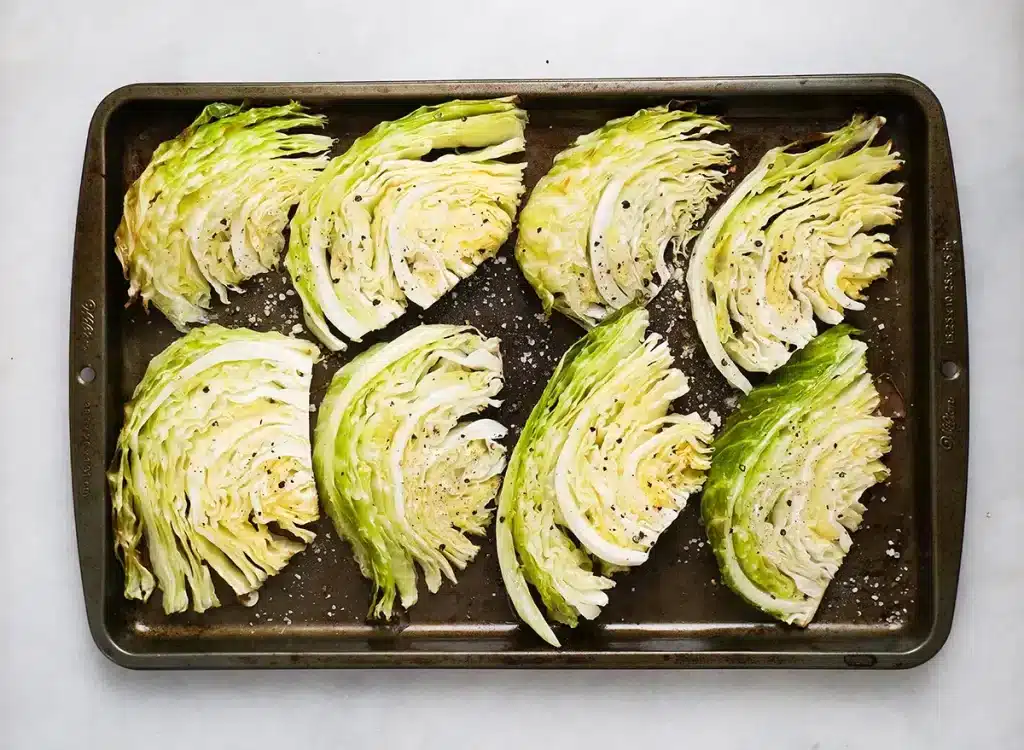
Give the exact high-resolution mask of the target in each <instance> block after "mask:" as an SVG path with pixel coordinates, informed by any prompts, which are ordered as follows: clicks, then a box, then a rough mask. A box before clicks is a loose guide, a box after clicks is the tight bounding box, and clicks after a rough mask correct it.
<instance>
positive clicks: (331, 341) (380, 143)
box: [285, 97, 526, 351]
mask: <svg viewBox="0 0 1024 750" xmlns="http://www.w3.org/2000/svg"><path fill="white" fill-rule="evenodd" d="M525 126H526V113H525V112H524V111H523V110H521V109H519V108H518V107H516V100H515V97H506V98H504V99H486V100H479V101H458V100H457V101H450V102H446V103H444V104H439V105H436V106H428V107H420V108H419V109H417V110H416V111H415V112H412V113H411V114H409V115H406V116H405V117H402V118H401V119H399V120H395V121H393V122H382V123H380V124H379V125H377V126H376V127H375V128H373V130H371V131H370V132H369V133H367V134H366V135H363V136H361V137H359V138H357V139H356V141H355V143H353V144H352V146H351V148H349V149H348V151H346V152H345V153H344V154H342V155H341V156H338V157H336V158H334V159H332V160H331V163H330V164H329V165H328V167H327V169H325V170H324V171H323V173H322V174H321V175H320V176H319V177H318V178H317V180H316V182H315V183H314V184H313V185H312V187H311V188H310V189H309V190H308V191H307V192H306V194H305V195H304V196H303V198H302V200H301V201H300V203H299V207H298V209H297V210H296V213H295V216H294V217H293V219H292V223H291V238H290V241H289V245H288V253H287V255H286V257H285V266H286V267H287V269H288V272H289V274H290V275H291V279H292V283H293V284H294V285H295V289H296V290H297V291H298V293H299V297H300V298H301V299H302V306H303V311H304V313H305V318H306V324H307V325H308V326H309V328H310V330H311V331H313V333H315V334H316V336H317V337H318V338H319V339H320V340H321V341H322V342H323V344H324V345H325V346H326V347H328V348H329V349H331V350H334V351H337V350H341V349H344V348H345V346H346V345H345V341H344V338H348V339H350V340H352V341H359V340H361V338H362V337H363V336H364V335H366V334H367V333H369V332H370V331H374V330H377V329H380V328H383V327H385V326H386V325H387V324H388V323H390V322H391V321H393V320H395V319H396V318H398V317H399V316H401V315H402V314H404V313H405V311H406V308H407V307H408V305H409V301H410V300H411V301H412V302H413V303H415V304H416V305H418V306H419V307H422V308H427V307H430V306H431V305H432V304H433V303H434V302H436V301H437V300H438V299H440V298H441V297H442V296H443V295H444V294H445V293H446V292H448V291H449V290H451V289H452V288H453V287H454V286H455V285H456V284H457V283H458V282H459V280H461V279H464V278H466V277H468V276H470V275H471V274H472V273H473V272H474V271H476V269H477V267H478V266H479V265H480V264H481V263H483V262H484V261H485V260H487V259H488V258H491V257H493V256H494V255H495V254H496V253H497V252H498V249H499V248H500V247H501V246H502V244H504V242H505V240H506V239H507V238H508V235H509V232H510V231H511V230H512V222H513V221H514V219H515V214H516V209H517V208H518V206H519V199H520V196H521V195H522V193H523V170H524V169H525V167H526V165H525V164H508V163H505V162H503V161H501V158H502V157H505V156H508V155H511V154H515V153H518V152H521V151H523V149H524V148H525V144H526V142H525V140H524V137H523V133H524V129H525ZM446 150H451V151H452V153H444V154H442V155H440V156H438V157H437V158H436V159H434V160H432V161H425V160H424V157H425V156H427V155H428V154H430V152H432V151H446ZM335 330H336V331H338V332H340V333H341V336H339V335H337V334H336V333H335ZM343 337H344V338H343Z"/></svg>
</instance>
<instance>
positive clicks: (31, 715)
mask: <svg viewBox="0 0 1024 750" xmlns="http://www.w3.org/2000/svg"><path fill="white" fill-rule="evenodd" d="M250 6H251V7H250ZM829 6H830V4H829V3H825V2H806V3H794V2H790V3H785V2H764V3H760V2H755V1H754V0H751V1H750V2H746V3H726V2H714V1H711V0H709V1H708V2H705V3H703V4H701V5H697V4H694V5H692V6H689V7H688V4H687V3H685V2H681V1H678V0H663V2H661V3H649V4H648V3H643V2H636V1H634V0H629V1H624V0H619V2H599V1H598V0H577V1H576V2H566V3H559V2H555V1H554V0H544V1H542V2H534V1H533V0H508V1H507V2H493V3H492V2H485V0H467V1H466V2H465V3H464V4H462V7H461V9H460V8H458V7H457V4H456V3H435V2H428V1H427V0H409V1H408V2H397V1H395V0H390V1H389V0H376V1H375V2H358V3H355V2H345V0H322V1H320V2H300V1H299V0H287V1H286V2H273V3H269V2H243V1H241V0H240V1H239V2H233V3H223V4H222V3H217V2H213V1H212V0H204V1H202V2H194V1H192V0H175V2H168V3H159V4H158V3H146V2H140V1H139V0H136V1H135V2H131V3H117V2H110V1H106V2H100V1H99V0H94V1H93V2H79V1H76V0H67V1H66V2H61V3H56V2H54V3H47V2H42V1H40V0H0V87H2V91H0V321H2V322H0V405H2V410H0V440H2V445H0V471H2V474H0V493H2V494H0V498H2V500H0V504H2V515H0V524H2V525H0V529H2V531H0V534H2V539H3V541H2V543H0V555H2V558H0V563H2V565H0V646H2V649H3V650H2V662H0V711H2V714H0V747H4V748H18V749H21V748H32V749H33V750H35V749H37V748H65V747H76V748H110V747H124V746H129V745H131V746H143V747H146V748H147V750H158V748H165V747H167V748H170V747H179V746H187V747H196V748H203V747H216V748H235V747H271V746H283V745H284V744H285V743H288V745H289V746H292V747H303V748H319V747H335V748H371V747H389V748H414V747H416V748H418V747H424V748H426V747H442V746H443V747H447V748H456V747H490V748H506V747H508V748H512V747H516V748H522V747H536V748H541V747H562V748H573V747H584V746H586V747H591V748H593V747H611V746H616V745H617V746H619V747H623V746H625V747H672V746H674V747H699V746H701V745H702V744H704V743H708V742H713V743H715V747H716V750H727V749H728V748H771V747H786V748H808V749H810V748H820V749H821V750H825V749H828V748H882V747H893V748H919V747H920V748H924V747H928V748H951V749H952V748H956V749H959V748H996V747H998V748H1001V749H1006V750H1008V749H1009V748H1019V747H1024V739H1022V737H1024V700H1022V699H1021V693H1020V685H1021V679H1024V678H1022V675H1024V652H1022V648H1021V645H1020V644H1021V641H1022V640H1024V628H1022V625H1021V623H1022V621H1024V620H1022V618H1024V605H1022V601H1024V597H1022V594H1024V563H1022V560H1024V555H1022V553H1021V539H1022V538H1024V493H1022V490H1021V486H1022V483H1021V480H1020V477H1021V464H1022V462H1024V456H1022V449H1024V444H1022V440H1021V433H1022V431H1021V422H1022V417H1024V414H1022V413H1021V412H1022V410H1021V402H1022V399H1021V395H1020V394H1021V390H1020V389H1021V385H1022V382H1024V381H1022V365H1024V362H1022V356H1021V352H1022V343H1024V334H1022V327H1021V326H1022V323H1024V321H1022V316H1021V312H1020V310H1021V296H1022V293H1024V291H1022V282H1024V277H1022V268H1021V266H1022V264H1021V258H1022V255H1024V229H1022V227H1024V223H1022V213H1024V139H1022V136H1024V125H1022V122H1024V58H1022V47H1024V3H1022V2H1021V1H1020V0H1004V1H1003V2H998V0H971V1H970V2H957V1H956V0H945V1H943V2H935V1H933V2H916V3H902V2H895V1H894V0H886V1H885V2H873V1H868V0H861V1H860V2H856V3H851V2H843V3H836V4H835V5H834V6H831V7H829ZM549 61H550V62H549ZM838 72H902V73H907V74H910V75H913V76H916V77H919V78H921V79H922V80H923V81H924V82H925V83H927V84H928V85H929V86H931V87H932V88H933V89H934V90H935V92H936V93H937V94H938V96H939V98H940V99H941V101H942V102H943V104H944V106H945V110H946V114H947V116H948V119H949V128H950V131H951V134H952V142H953V150H954V154H955V159H956V171H957V181H958V183H959V189H960V200H961V210H962V216H963V228H964V244H965V247H966V253H967V275H968V291H969V299H970V336H971V353H970V356H971V367H972V371H971V467H970V499H969V512H968V519H967V536H966V546H965V552H964V561H963V572H962V577H961V587H960V597H959V601H958V605H957V615H956V621H955V623H954V627H953V634H952V637H951V638H950V640H949V642H948V644H947V645H946V647H945V649H943V651H942V652H941V653H940V654H939V655H938V656H937V657H936V658H935V659H934V660H932V661H931V662H929V663H928V664H926V665H925V666H923V667H920V668H918V669H915V670H912V671H909V672H901V673H864V672H845V673H840V672H802V673H801V672H781V671H775V672H769V671H762V672H751V671H742V672H741V671H734V672H697V671H692V672H660V673H641V672H632V673H630V672H602V673H569V672H548V673H539V672H527V671H519V672H514V671H508V672H445V673H441V672H384V671H378V672H340V671H339V672H318V673H315V672H290V673H286V672H279V673H246V674H242V673H172V674H157V673H152V674H145V673H132V672H128V671H125V670H122V669H119V668H117V667H114V666H113V665H111V664H109V663H108V662H107V661H106V660H105V659H104V658H103V657H102V656H101V655H100V654H99V652H98V651H97V650H96V649H95V647H94V646H93V644H92V643H91V641H90V639H89V635H88V633H87V630H86V625H85V612H84V609H83V603H82V593H81V586H80V581H79V575H78V567H77V566H78V563H77V557H76V551H75V542H74V536H73V532H74V528H73V521H72V515H71V495H70V476H69V468H68V449H67V442H68V434H67V401H66V392H67V365H66V361H67V360H66V357H67V354H66V352H67V325H68V300H69V288H70V269H71V255H72V236H73V231H74V215H75V209H76V201H77V195H78V183H79V176H80V169H81V161H82V153H83V148H84V143H85V135H86V127H87V125H88V122H89V117H90V115H91V113H92V110H93V108H94V107H95V106H96V104H97V102H98V101H99V100H100V99H101V98H102V97H103V96H104V95H105V94H106V93H107V92H109V91H110V90H111V89H113V88H115V87H117V86H120V85H122V84H125V83H131V82H134V81H163V80H172V81H173V80H177V81H203V80H227V81H232V80H235V81H245V80H249V81H261V80H265V81H271V80H283V81H287V80H360V79H362V80H373V79H408V78H433V79H443V78H500V77H524V78H525V77H573V76H578V77H598V76H672V75H678V76H696V75H751V74H773V73H774V74H778V73H838ZM1014 676H1016V678H1017V680H1016V683H1015V684H1016V688H1014V687H1013V686H1012V685H1013V684H1014V683H1013V682H1011V678H1012V677H1014Z"/></svg>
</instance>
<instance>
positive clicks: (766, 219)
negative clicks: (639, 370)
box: [687, 116, 903, 392]
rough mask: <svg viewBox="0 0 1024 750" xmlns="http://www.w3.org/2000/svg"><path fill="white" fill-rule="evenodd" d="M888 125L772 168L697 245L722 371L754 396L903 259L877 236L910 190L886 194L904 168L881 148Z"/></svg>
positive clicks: (693, 292)
mask: <svg viewBox="0 0 1024 750" xmlns="http://www.w3.org/2000/svg"><path fill="white" fill-rule="evenodd" d="M883 124H885V119H884V118H882V117H874V118H872V119H870V120H865V119H864V118H862V117H859V116H858V117H855V118H853V120H852V121H851V122H850V123H849V124H848V125H846V126H845V127H844V128H842V129H840V130H837V131H835V132H833V133H828V134H826V135H828V141H827V142H825V143H823V144H821V145H820V146H817V147H815V148H812V149H809V150H806V151H801V152H793V150H792V149H793V146H792V145H790V146H783V147H781V148H774V149H772V150H771V151H769V152H768V153H766V154H765V155H764V157H762V159H761V161H760V162H759V163H758V165H757V166H756V167H755V168H754V170H753V171H752V172H751V173H750V174H749V175H747V177H746V178H745V179H744V180H743V181H742V182H741V183H740V184H739V186H738V187H737V188H736V189H735V190H734V191H733V193H732V194H731V195H730V196H729V197H728V199H727V200H726V201H725V203H724V204H722V206H721V208H719V209H718V211H716V212H715V214H714V215H713V216H712V217H711V219H709V220H708V223H707V226H706V227H705V229H704V231H703V232H702V233H701V235H700V237H699V238H698V239H697V242H696V243H695V245H694V249H693V253H692V255H691V257H690V266H689V270H688V271H687V285H688V287H689V292H690V308H691V311H692V315H693V319H694V322H695V323H696V325H697V331H698V333H699V334H700V338H701V341H702V342H703V343H704V347H705V349H706V350H707V352H708V355H709V356H710V357H711V360H712V362H714V363H715V367H716V368H718V371H719V372H721V373H722V375H723V376H725V379H726V380H728V381H729V382H730V383H731V384H732V385H733V386H734V387H736V388H739V389H740V390H742V391H744V392H747V391H749V390H750V388H751V384H750V381H749V380H748V379H747V377H746V376H745V375H744V373H743V371H744V370H746V371H747V372H773V371H774V370H776V369H778V368H779V367H781V366H782V365H783V364H785V362H786V361H787V360H788V359H789V358H790V356H792V353H793V352H794V351H796V350H797V349H800V348H801V347H803V346H806V345H807V342H809V341H810V340H811V339H813V338H814V337H815V336H816V335H817V333H818V327H817V325H816V324H815V321H814V318H815V316H817V317H818V318H819V319H820V320H822V321H824V322H825V323H828V324H830V325H834V324H836V323H839V322H841V321H842V320H843V318H844V315H845V313H846V310H863V309H864V299H865V295H864V289H865V288H866V287H867V286H868V285H869V284H871V282H873V281H875V280H876V279H879V278H882V277H884V276H885V275H886V274H887V272H888V270H889V267H890V266H891V265H892V256H893V254H894V253H895V252H896V250H895V248H893V246H892V245H891V244H889V236H888V235H887V234H884V233H882V232H875V231H874V230H875V229H878V228H879V227H885V226H889V225H892V224H895V223H896V221H897V220H898V219H899V216H900V209H899V206H900V198H898V197H897V193H898V192H899V191H900V189H901V188H902V187H903V185H902V183H883V182H879V180H881V179H882V178H884V177H885V176H886V175H888V174H889V173H891V172H893V171H895V170H897V169H899V167H900V165H901V164H902V163H903V162H902V161H900V159H899V154H898V153H894V152H893V151H892V144H891V143H886V144H884V145H881V146H871V145H870V144H871V142H872V140H873V139H874V138H875V136H876V135H877V134H878V131H879V130H880V129H881V127H882V125H883Z"/></svg>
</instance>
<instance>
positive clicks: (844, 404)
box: [702, 326, 892, 626]
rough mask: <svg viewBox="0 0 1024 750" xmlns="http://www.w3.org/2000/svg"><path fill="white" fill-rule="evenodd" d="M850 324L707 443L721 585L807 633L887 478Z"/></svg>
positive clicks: (707, 518) (884, 442) (765, 388)
mask: <svg viewBox="0 0 1024 750" xmlns="http://www.w3.org/2000/svg"><path fill="white" fill-rule="evenodd" d="M851 330H852V329H850V328H849V327H848V326H837V327H836V328H832V329H830V330H828V331H826V332H825V333H823V334H821V335H820V336H818V337H817V338H816V339H814V340H813V341H812V342H811V343H810V344H808V345H807V346H806V347H805V348H804V349H803V350H802V351H800V352H798V353H797V354H795V355H794V356H793V358H792V359H791V360H790V361H789V363H788V364H786V365H784V366H783V367H782V368H781V369H780V370H779V371H778V372H776V373H775V375H773V376H772V377H771V378H770V379H769V380H768V381H767V382H766V383H764V384H763V385H760V386H758V387H757V388H755V389H754V390H753V391H751V392H750V394H749V395H747V396H746V397H745V398H744V399H743V401H742V402H741V403H740V407H739V409H738V410H737V411H736V412H735V413H733V414H732V415H731V416H730V417H729V419H728V420H727V421H726V424H725V427H724V429H723V430H722V432H721V433H720V434H719V435H718V438H717V439H716V440H715V443H714V449H715V460H714V463H713V465H712V467H711V473H710V474H709V476H708V481H707V485H706V486H705V488H704V498H703V502H702V513H703V516H704V525H705V528H706V529H707V534H708V539H709V540H710V542H711V547H712V549H713V550H714V551H715V556H716V557H717V558H718V564H719V567H720V568H721V571H722V578H723V580H724V581H725V582H726V583H727V584H728V585H729V588H731V589H732V590H733V591H735V592H736V593H737V594H739V595H740V596H741V597H743V598H744V599H746V600H747V601H748V602H749V603H750V604H752V605H754V606H755V607H757V608H758V609H761V610H763V611H764V612H767V613H768V614H770V615H772V616H774V617H777V618H778V619H780V620H782V621H784V622H787V623H792V624H796V625H802V626H806V625H807V624H808V623H809V622H810V621H811V619H812V618H813V617H814V614H815V612H816V611H817V609H818V605H819V604H820V603H821V599H822V596H824V594H825V589H826V587H827V586H828V584H829V582H830V581H831V580H832V579H833V578H834V577H835V575H836V572H837V571H838V570H839V566H840V565H841V564H842V562H843V558H844V557H845V556H846V553H847V552H849V550H850V546H851V544H852V539H851V537H850V534H851V533H852V532H853V531H856V529H857V527H858V526H859V525H860V523H861V520H862V517H863V514H864V506H863V505H862V504H861V502H860V501H861V496H862V495H863V494H864V491H865V490H867V489H868V488H869V487H871V486H872V485H874V484H877V483H878V482H882V481H884V480H885V479H886V477H887V476H888V475H889V471H888V469H887V468H886V467H885V466H884V465H883V464H882V462H881V459H882V457H883V456H884V455H885V454H886V453H887V452H888V451H889V446H890V441H889V430H890V428H891V427H892V422H891V420H889V419H888V418H886V417H882V416H878V415H877V414H876V413H875V412H876V409H877V408H878V405H879V396H878V392H877V391H876V390H875V386H874V383H873V382H872V380H871V375H870V373H869V372H868V370H867V365H866V362H865V352H866V350H867V345H866V344H864V343H863V342H861V341H857V340H855V339H853V338H851V337H850V332H851Z"/></svg>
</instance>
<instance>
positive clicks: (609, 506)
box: [497, 308, 712, 646]
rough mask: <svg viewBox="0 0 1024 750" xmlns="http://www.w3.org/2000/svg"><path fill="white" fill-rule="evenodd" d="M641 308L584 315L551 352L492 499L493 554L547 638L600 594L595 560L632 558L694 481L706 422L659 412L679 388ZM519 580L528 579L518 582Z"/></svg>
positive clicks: (703, 453) (596, 606) (603, 600)
mask: <svg viewBox="0 0 1024 750" xmlns="http://www.w3.org/2000/svg"><path fill="white" fill-rule="evenodd" d="M647 323H648V316H647V311H646V310H644V309H643V308H633V309H630V310H628V311H622V312H620V313H618V314H617V315H615V316H613V317H612V318H610V319H609V320H608V321H606V322H605V323H603V324H601V325H599V326H597V327H595V328H594V329H592V330H591V331H590V332H589V333H587V335H586V336H584V337H583V338H582V339H581V340H580V341H579V342H577V343H576V344H575V345H574V346H573V347H572V348H571V349H570V350H569V351H568V352H567V353H566V354H565V356H564V357H563V358H562V361H561V362H560V363H559V365H558V367H557V368H556V369H555V372H554V374H553V375H552V376H551V380H550V381H549V382H548V385H547V387H546V388H545V389H544V393H543V394H542V395H541V398H540V401H538V402H537V405H536V406H535V407H534V409H533V412H532V413H531V414H530V417H529V419H528V420H527V422H526V425H525V426H524V428H523V432H522V434H521V435H520V438H519V441H518V443H517V444H516V447H515V450H514V451H513V453H512V458H511V460H510V462H509V468H508V472H507V473H506V476H505V482H504V484H503V486H502V489H501V495H500V498H499V501H498V524H497V540H498V561H499V564H500V566H501V575H502V578H503V580H504V582H505V587H506V589H507V590H508V593H509V595H510V597H511V599H512V602H513V604H514V605H515V608H516V611H517V612H518V613H519V616H520V617H521V618H522V619H523V620H524V621H525V622H526V623H527V624H528V625H529V626H530V627H531V628H533V630H534V631H536V632H537V634H538V635H540V637H541V638H543V639H544V640H545V641H547V642H548V643H550V644H551V645H553V646H558V645H559V642H558V638H557V637H556V636H555V633H554V631H553V630H552V629H551V626H550V625H549V624H548V622H547V619H546V618H545V616H544V613H543V612H542V611H541V609H540V607H539V606H538V605H537V603H536V601H535V600H534V596H533V594H532V593H531V590H530V588H529V586H532V587H533V590H535V591H536V593H537V594H538V595H539V596H540V599H541V602H542V603H543V604H544V607H545V609H546V610H547V614H548V616H549V617H550V618H551V619H552V620H555V621H556V622H559V623H563V624H565V625H569V626H571V627H575V626H576V624H577V622H578V620H579V617H581V616H582V617H584V618H586V619H590V620H592V619H594V618H595V617H597V615H598V614H599V613H600V611H601V608H602V607H603V606H604V605H605V604H607V602H608V595H607V593H606V591H607V589H609V588H611V587H612V586H613V585H614V582H613V581H612V580H611V579H610V578H609V577H607V576H606V575H602V574H601V573H599V572H596V571H595V563H599V564H601V565H602V566H603V567H604V568H605V571H606V572H610V571H613V570H615V569H621V568H622V567H632V566H636V565H641V564H642V563H643V562H645V561H646V560H647V557H648V555H649V554H650V551H651V548H652V547H653V546H654V543H655V542H656V541H657V540H658V537H659V536H660V535H661V533H662V532H663V531H664V530H665V529H666V528H668V526H669V524H671V523H672V521H673V520H675V518H676V516H677V515H678V514H679V512H680V511H681V510H682V509H683V507H684V506H685V504H686V500H687V498H688V497H689V495H691V494H692V493H694V492H696V491H697V490H699V489H700V487H701V485H702V484H703V482H704V474H705V472H706V471H707V469H708V468H709V467H710V464H711V451H710V448H709V446H708V444H709V443H710V441H711V436H712V428H711V425H709V424H708V423H707V422H705V421H704V420H703V419H701V418H700V417H699V416H698V415H696V414H690V415H687V416H683V415H678V414H670V413H669V408H670V407H671V405H672V402H673V401H674V400H675V399H677V398H679V397H680V396H682V395H683V394H685V393H686V392H687V391H688V389H689V388H688V384H687V379H686V377H685V376H684V375H683V373H682V372H680V371H679V370H677V369H674V368H673V367H672V354H671V352H670V351H669V348H668V345H667V344H666V343H665V342H664V341H663V340H662V339H661V337H660V336H658V335H657V334H651V335H647ZM528 584H529V586H528Z"/></svg>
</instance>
